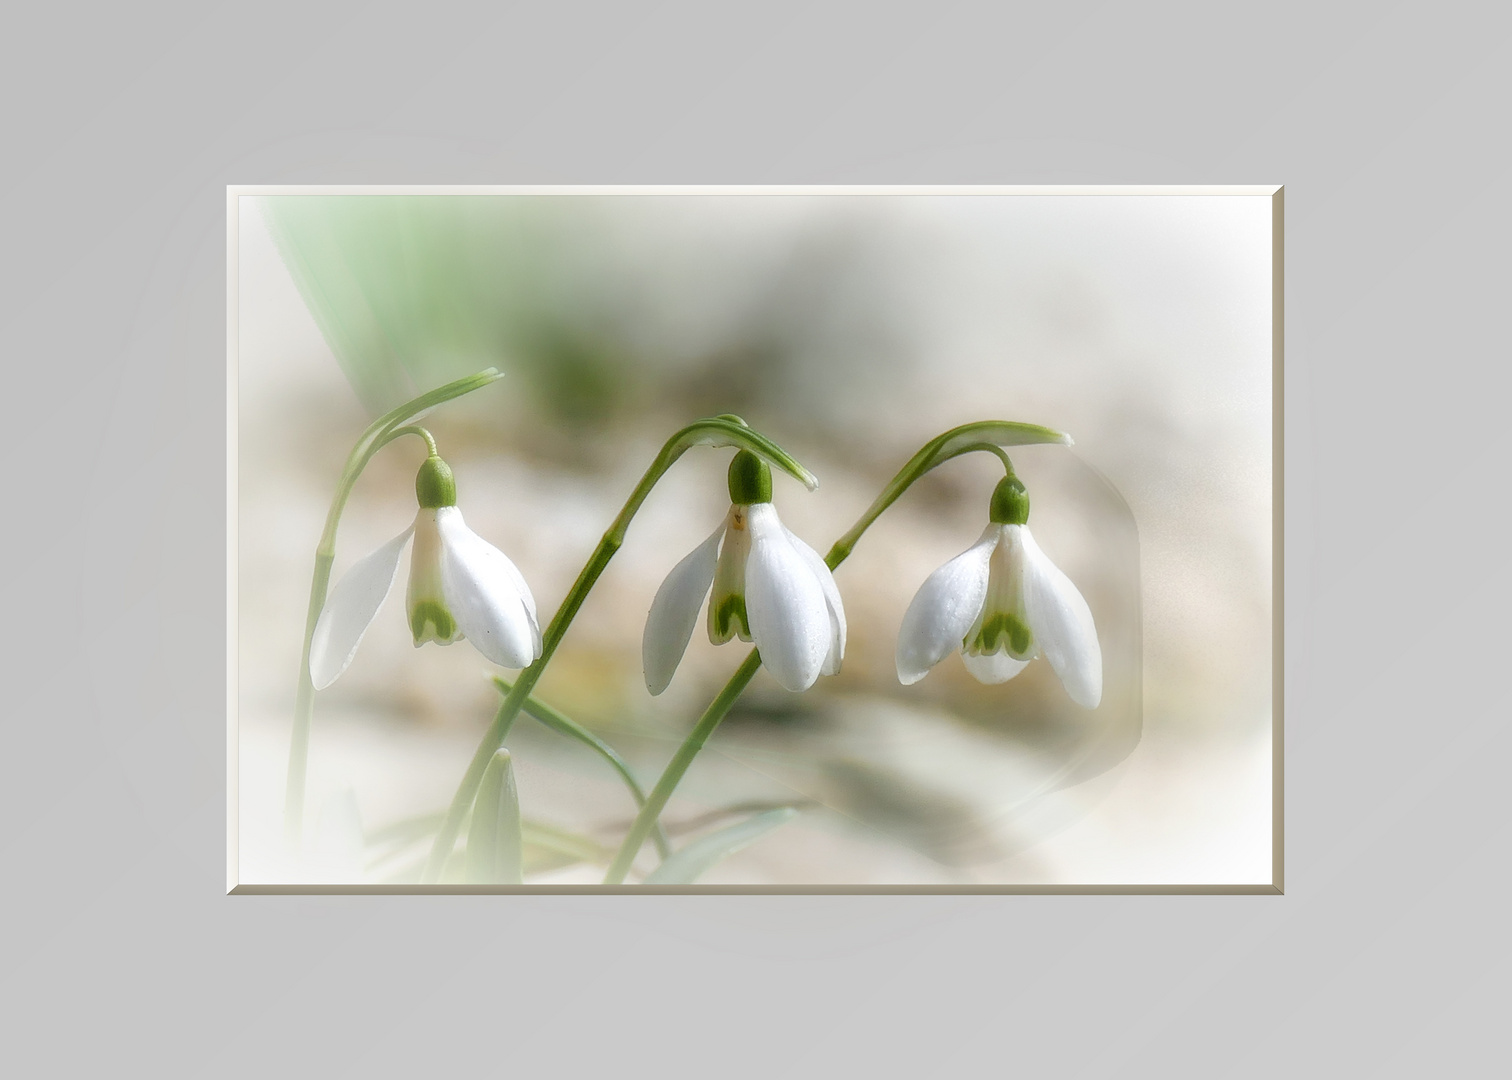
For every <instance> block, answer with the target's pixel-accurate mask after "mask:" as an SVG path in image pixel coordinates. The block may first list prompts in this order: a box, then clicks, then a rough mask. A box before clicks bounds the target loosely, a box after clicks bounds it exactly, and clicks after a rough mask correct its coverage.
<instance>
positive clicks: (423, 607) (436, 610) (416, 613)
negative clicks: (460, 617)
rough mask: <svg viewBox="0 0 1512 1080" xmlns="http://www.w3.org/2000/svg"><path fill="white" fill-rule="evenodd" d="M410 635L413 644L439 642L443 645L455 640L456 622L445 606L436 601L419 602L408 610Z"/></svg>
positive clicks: (456, 635)
mask: <svg viewBox="0 0 1512 1080" xmlns="http://www.w3.org/2000/svg"><path fill="white" fill-rule="evenodd" d="M410 633H411V634H412V635H413V636H414V639H415V644H416V645H422V644H424V643H425V642H427V641H439V642H441V643H442V644H443V645H446V644H450V643H451V642H453V641H456V640H457V637H458V634H457V620H456V619H454V618H452V613H451V612H450V611H449V610H447V607H446V605H445V604H442V603H440V602H439V601H437V600H421V601H419V602H418V603H416V604H415V606H414V607H413V608H412V609H411V610H410Z"/></svg>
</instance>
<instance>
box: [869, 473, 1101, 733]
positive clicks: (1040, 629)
mask: <svg viewBox="0 0 1512 1080" xmlns="http://www.w3.org/2000/svg"><path fill="white" fill-rule="evenodd" d="M1028 517H1029V496H1028V495H1027V494H1026V493H1025V492H1024V487H1023V485H1022V484H1021V483H1019V481H1018V479H1017V478H1016V477H1012V476H1010V477H1008V478H1006V479H1004V480H1003V481H1002V482H1001V483H999V484H998V487H997V490H996V491H994V492H993V496H992V511H991V524H989V525H988V526H987V528H986V530H985V531H984V532H983V533H982V536H981V538H980V539H979V540H978V541H977V542H976V544H974V545H973V546H972V547H970V548H968V549H967V550H966V551H964V552H962V553H961V554H960V555H957V556H956V557H955V558H954V559H951V560H950V561H949V562H948V563H946V564H945V565H944V566H942V567H940V568H939V569H938V570H936V571H935V572H934V573H933V574H931V575H929V578H928V579H927V580H926V581H925V582H924V584H923V586H922V587H920V589H919V591H918V594H917V595H915V596H914V598H913V603H911V604H909V605H908V611H907V612H906V613H905V614H904V615H903V624H902V626H901V627H900V628H899V630H898V652H897V664H898V678H899V680H900V681H902V682H903V684H904V685H908V684H910V683H915V682H918V681H919V680H920V679H922V678H923V677H924V676H925V675H926V674H927V673H928V672H929V669H930V668H932V667H934V666H935V665H936V664H938V663H939V662H940V661H941V660H943V659H945V657H947V656H949V655H950V654H951V653H952V652H954V651H955V650H956V649H960V650H961V658H962V659H963V660H964V661H965V663H966V669H967V670H968V671H970V672H971V674H972V675H974V676H975V677H976V679H977V680H978V681H979V682H984V683H1001V682H1007V681H1008V680H1009V679H1011V678H1013V677H1014V676H1015V675H1017V674H1018V673H1019V672H1020V671H1022V670H1023V669H1024V668H1025V667H1026V666H1027V665H1028V663H1029V661H1030V660H1032V659H1033V658H1034V657H1036V656H1039V655H1043V656H1044V657H1045V659H1047V660H1049V661H1050V667H1051V668H1053V669H1054V671H1055V674H1056V675H1057V676H1058V677H1059V678H1060V681H1061V684H1062V685H1063V686H1064V687H1065V688H1066V693H1067V694H1069V695H1070V696H1071V700H1072V701H1074V702H1076V703H1077V704H1078V705H1081V706H1082V707H1084V708H1088V709H1093V708H1096V707H1097V704H1098V702H1099V701H1101V700H1102V648H1101V646H1099V645H1098V641H1097V628H1096V627H1095V626H1094V625H1093V623H1092V611H1091V609H1090V608H1088V607H1087V602H1086V600H1084V599H1082V594H1081V593H1080V592H1078V591H1077V588H1076V586H1075V585H1073V584H1072V583H1071V579H1070V578H1068V577H1067V576H1066V575H1065V574H1063V573H1061V571H1060V569H1059V568H1058V567H1057V566H1056V565H1055V564H1054V563H1052V562H1051V561H1050V559H1049V557H1047V556H1046V555H1045V553H1044V552H1043V551H1041V550H1040V548H1039V545H1038V544H1036V543H1035V542H1034V537H1033V536H1031V535H1030V533H1029V526H1028V525H1027V524H1025V522H1026V521H1027V520H1028Z"/></svg>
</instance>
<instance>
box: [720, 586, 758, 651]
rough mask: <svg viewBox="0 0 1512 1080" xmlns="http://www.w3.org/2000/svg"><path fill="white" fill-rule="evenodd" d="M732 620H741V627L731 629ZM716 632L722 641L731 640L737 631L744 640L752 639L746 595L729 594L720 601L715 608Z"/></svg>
mask: <svg viewBox="0 0 1512 1080" xmlns="http://www.w3.org/2000/svg"><path fill="white" fill-rule="evenodd" d="M732 622H739V624H740V628H739V629H738V630H736V631H731V629H730V624H731V623H732ZM714 632H715V633H716V634H717V635H718V636H719V638H720V640H722V641H729V640H730V638H731V637H732V636H733V635H734V634H737V633H738V634H739V635H740V639H741V640H742V641H750V640H751V624H750V622H749V621H748V620H747V618H746V605H745V597H744V596H740V595H735V596H727V597H725V598H724V599H723V600H721V601H720V602H719V606H718V607H717V608H715V609H714Z"/></svg>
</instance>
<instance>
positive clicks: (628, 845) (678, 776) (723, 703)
mask: <svg viewBox="0 0 1512 1080" xmlns="http://www.w3.org/2000/svg"><path fill="white" fill-rule="evenodd" d="M759 667H761V654H760V653H759V652H757V651H756V650H755V649H752V650H751V651H750V653H749V654H748V655H747V656H746V658H745V662H744V663H742V664H741V665H740V667H738V668H736V669H735V674H734V675H732V676H730V681H729V682H727V683H725V687H724V689H723V690H721V691H720V692H719V696H718V697H716V698H715V699H714V700H713V701H711V702H710V703H709V707H708V708H707V709H705V710H704V714H703V716H701V717H699V718H698V723H697V724H695V725H694V727H693V730H692V731H691V732H690V733H689V734H688V737H687V738H686V739H684V740H683V744H682V745H681V746H679V747H678V748H677V753H676V754H674V755H673V757H672V760H671V761H670V762H668V763H667V768H666V770H665V771H663V773H662V775H661V779H660V780H658V781H657V782H656V787H654V788H652V789H651V795H650V797H649V798H648V799H647V800H646V804H645V805H644V806H642V807H641V811H640V813H639V814H637V815H635V822H634V823H633V824H632V825H631V826H630V832H629V833H628V834H626V836H625V840H624V843H622V844H620V849H619V851H618V852H617V853H616V854H615V856H614V862H612V863H611V864H610V865H609V872H608V873H607V874H605V875H604V884H605V885H620V884H622V883H623V882H624V880H625V875H626V874H627V873H629V872H630V864H631V863H632V862H634V861H635V856H636V854H637V853H639V851H640V849H641V845H642V844H644V843H645V842H646V837H647V836H649V835H650V833H651V830H652V828H653V827H654V826H655V825H656V823H657V819H658V818H660V816H661V812H662V809H663V808H664V807H665V806H666V805H667V800H668V799H670V798H671V797H672V792H673V791H675V790H677V785H678V784H679V783H681V782H682V778H683V774H684V773H686V772H687V771H688V766H690V765H692V764H693V759H694V758H695V757H697V756H698V752H699V751H700V750H702V749H703V747H704V743H706V742H708V741H709V736H710V735H712V734H714V729H715V728H717V727H718V726H719V722H720V721H721V720H723V719H724V718H725V714H726V713H728V712H729V711H730V707H731V706H732V705H734V704H735V699H736V698H738V697H740V695H741V692H742V691H744V690H745V688H746V685H747V684H748V683H749V682H750V681H751V679H752V678H754V677H755V675H756V669H757V668H759Z"/></svg>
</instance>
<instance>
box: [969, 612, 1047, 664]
mask: <svg viewBox="0 0 1512 1080" xmlns="http://www.w3.org/2000/svg"><path fill="white" fill-rule="evenodd" d="M1004 639H1006V641H1005V640H1004ZM1033 641H1034V635H1032V634H1030V633H1029V627H1028V626H1026V625H1025V624H1024V621H1023V620H1022V619H1020V618H1019V617H1018V616H1017V615H1014V614H1013V613H1011V612H1007V611H998V612H994V613H993V614H992V615H991V617H989V618H988V619H986V620H984V621H983V623H982V628H981V630H979V631H977V635H976V637H975V638H968V639H967V640H966V641H963V642H962V643H961V644H962V645H963V646H965V648H966V650H967V651H968V652H970V653H973V654H977V655H988V654H991V653H995V652H997V651H998V650H999V649H1002V648H1003V647H1004V645H1005V644H1006V647H1007V652H1008V655H1009V656H1012V657H1013V658H1014V659H1016V660H1022V659H1023V658H1024V657H1025V656H1026V655H1027V654H1028V652H1029V647H1030V645H1031V644H1032V643H1033Z"/></svg>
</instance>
